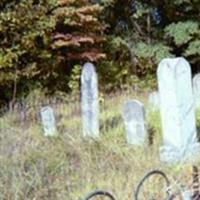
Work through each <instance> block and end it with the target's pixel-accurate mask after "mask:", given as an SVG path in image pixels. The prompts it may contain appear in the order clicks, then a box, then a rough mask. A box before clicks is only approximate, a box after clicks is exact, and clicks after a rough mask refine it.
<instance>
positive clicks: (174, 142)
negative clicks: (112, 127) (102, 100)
mask: <svg viewBox="0 0 200 200" xmlns="http://www.w3.org/2000/svg"><path fill="white" fill-rule="evenodd" d="M157 77H158V88H159V91H158V92H154V93H152V94H151V95H150V96H149V102H150V103H151V104H152V107H153V109H158V108H159V110H160V113H161V122H162V131H163V146H162V147H161V148H160V158H161V160H162V161H164V162H169V163H172V162H175V161H182V160H187V159H188V158H192V157H193V155H195V154H197V153H199V152H200V151H199V150H200V145H199V143H198V142H197V132H196V124H195V113H194V98H193V92H192V82H191V68H190V65H189V63H188V62H187V61H186V60H185V59H184V58H173V59H169V58H168V59H163V60H162V62H161V63H160V64H159V66H158V70H157ZM199 79H200V76H199V75H198V76H196V77H195V78H194V79H193V88H194V93H195V94H197V96H198V94H199V93H198V92H199V88H198V87H199V86H198V84H197V85H195V84H196V83H197V82H198V81H199ZM199 96H200V95H199ZM81 110H82V131H83V136H84V137H92V138H98V137H99V104H98V82H97V74H96V71H95V68H94V66H93V64H91V63H86V64H85V65H84V66H83V69H82V75H81ZM122 116H123V119H124V124H125V130H126V140H127V143H129V144H133V145H143V144H144V142H145V139H146V135H147V131H146V128H145V112H144V106H143V104H142V103H141V102H139V101H137V100H129V101H127V102H125V103H124V106H123V110H122ZM41 117H42V123H43V127H44V132H45V135H46V136H53V135H55V134H56V133H57V130H56V125H55V118H54V115H53V110H52V109H51V108H50V107H44V108H42V110H41Z"/></svg>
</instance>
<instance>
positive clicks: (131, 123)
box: [122, 100, 146, 145]
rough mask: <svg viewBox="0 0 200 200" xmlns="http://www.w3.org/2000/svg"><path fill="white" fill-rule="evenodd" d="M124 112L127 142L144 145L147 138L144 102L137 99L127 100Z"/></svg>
mask: <svg viewBox="0 0 200 200" xmlns="http://www.w3.org/2000/svg"><path fill="white" fill-rule="evenodd" d="M122 114H123V119H124V124H125V130H126V140H127V143H128V144H133V145H142V144H143V143H144V141H145V138H146V129H145V121H144V106H143V104H142V103H141V102H139V101H137V100H130V101H127V102H125V104H124V106H123V113H122Z"/></svg>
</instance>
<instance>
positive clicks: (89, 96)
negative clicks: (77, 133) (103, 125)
mask: <svg viewBox="0 0 200 200" xmlns="http://www.w3.org/2000/svg"><path fill="white" fill-rule="evenodd" d="M81 109H82V127H83V136H84V137H87V136H88V137H93V138H96V137H99V102H98V83H97V74H96V71H95V67H94V65H93V64H91V63H86V64H84V66H83V70H82V75H81Z"/></svg>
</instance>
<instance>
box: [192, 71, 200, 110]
mask: <svg viewBox="0 0 200 200" xmlns="http://www.w3.org/2000/svg"><path fill="white" fill-rule="evenodd" d="M192 83H193V94H194V100H195V106H196V107H197V108H199V107H200V73H199V74H196V75H195V76H194V77H193V79H192Z"/></svg>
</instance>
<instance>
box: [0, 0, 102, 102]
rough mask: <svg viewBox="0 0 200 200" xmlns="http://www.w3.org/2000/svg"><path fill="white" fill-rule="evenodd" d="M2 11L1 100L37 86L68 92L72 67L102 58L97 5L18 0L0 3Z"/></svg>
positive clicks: (84, 1)
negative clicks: (75, 64)
mask: <svg viewBox="0 0 200 200" xmlns="http://www.w3.org/2000/svg"><path fill="white" fill-rule="evenodd" d="M0 9H1V13H0V88H5V87H6V90H5V89H4V90H3V93H1V95H2V96H3V97H0V98H6V99H9V100H11V99H13V100H14V99H15V98H16V96H19V95H20V94H22V93H24V92H25V91H26V92H27V93H28V91H29V90H31V89H32V88H33V87H34V85H37V84H38V83H39V84H40V85H41V86H42V87H48V88H49V89H50V90H51V91H55V90H64V91H66V90H67V89H68V88H70V87H71V86H70V85H69V87H68V81H69V77H72V79H73V75H72V76H70V72H71V69H72V67H73V66H74V63H80V62H81V63H82V62H83V61H97V60H99V59H100V58H104V57H105V54H104V53H102V50H101V43H102V42H103V40H104V39H103V31H104V24H103V23H102V24H101V23H100V22H99V19H98V16H99V15H100V13H101V11H102V8H101V6H100V5H98V4H91V3H90V2H89V1H87V0H79V1H74V0H49V1H47V0H40V1H36V0H30V1H26V0H19V1H1V3H0Z"/></svg>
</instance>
